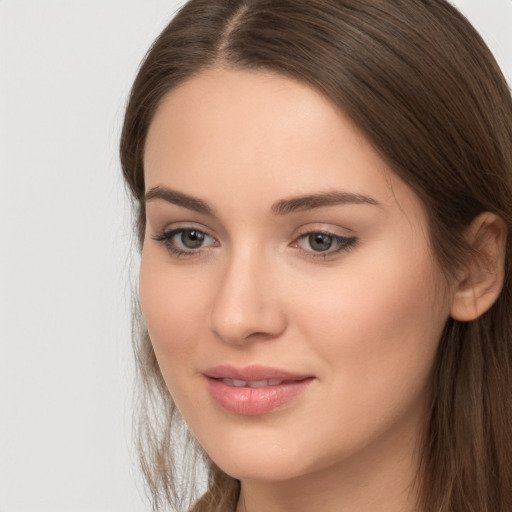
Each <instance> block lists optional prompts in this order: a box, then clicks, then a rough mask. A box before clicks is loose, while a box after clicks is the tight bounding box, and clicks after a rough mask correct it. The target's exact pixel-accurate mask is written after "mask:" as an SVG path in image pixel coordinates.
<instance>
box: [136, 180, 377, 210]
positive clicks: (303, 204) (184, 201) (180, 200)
mask: <svg viewBox="0 0 512 512" xmlns="http://www.w3.org/2000/svg"><path fill="white" fill-rule="evenodd" d="M154 199H162V200H164V201H167V202H168V203H172V204H175V205H177V206H181V207H182V208H187V209H188V210H193V211H195V212H198V213H203V214H205V215H215V210H214V209H213V208H212V207H211V206H210V205H208V203H206V202H205V201H203V200H202V199H198V198H196V197H192V196H189V195H187V194H183V193H182V192H178V191H177V190H172V189H170V188H167V187H161V186H157V187H153V188H152V189H150V190H149V191H148V192H147V193H146V196H145V200H146V202H147V201H152V200H154ZM340 204H369V205H372V206H380V203H379V202H378V201H376V200H375V199H373V198H372V197H369V196H365V195H362V194H353V193H351V192H323V193H319V194H311V195H306V196H300V197H293V198H291V199H283V200H280V201H277V202H276V203H274V204H273V205H272V207H271V211H272V213H273V214H275V215H287V214H290V213H294V212H300V211H305V210H313V209H314V208H321V207H323V206H335V205H340Z"/></svg>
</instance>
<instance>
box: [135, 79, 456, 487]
mask: <svg viewBox="0 0 512 512" xmlns="http://www.w3.org/2000/svg"><path fill="white" fill-rule="evenodd" d="M144 165H145V173H146V174H145V179H146V193H147V204H146V211H147V225H146V234H145V240H144V248H143V253H142V264H141V273H140V299H141V304H142V309H143V314H144V317H145V320H146V323H147V327H148V329H149V334H150V337H151V340H152V343H153V346H154V350H155V353H156V356H157V358H158V362H159V365H160V369H161V371H162V374H163V376H164V379H165V381H166V383H167V386H168V388H169V390H170V392H171V394H172V397H173V399H174V401H175V403H176V405H177V406H178V408H179V410H180V412H181V414H182V415H183V417H184V419H185V420H186V422H187V423H188V425H189V427H190V429H191V430H192V432H193V433H194V435H195V436H196V437H197V439H198V441H199V443H200V444H201V445H202V446H203V448H204V449H205V450H206V452H207V453H208V454H209V455H210V457H211V458H212V459H213V460H214V461H215V462H216V463H217V464H218V465H219V466H220V467H221V468H222V469H224V471H226V472H227V473H228V474H230V475H232V476H234V477H236V478H239V479H251V480H260V481H261V480H265V481H277V480H286V479H289V478H293V477H299V476H304V475H308V474H313V473H317V474H318V472H319V471H320V472H321V471H324V470H329V471H332V470H334V469H335V468H339V469H340V471H341V470H343V468H347V467H352V468H354V467H355V466H354V464H355V465H357V464H359V463H360V462H361V461H365V465H366V467H369V466H368V464H372V465H373V466H372V467H380V468H384V467H386V465H389V464H392V462H391V461H392V459H393V460H396V461H400V460H410V459H411V457H412V451H413V447H414V443H415V441H416V440H417V437H418V435H419V433H420V429H421V425H422V424H423V423H424V421H425V412H426V407H427V402H428V397H429V383H430V377H431V370H432V365H433V360H434V356H435V353H436V348H437V346H438V342H439V338H440V336H441V333H442V330H443V326H444V324H445V322H446V320H447V318H448V316H449V311H450V303H451V297H450V293H449V289H448V286H447V285H446V284H445V283H444V281H443V279H442V278H441V273H440V270H439V269H438V267H437V266H436V263H435V261H434V259H433V257H432V254H431V251H430V243H429V240H428V232H427V231H428V230H427V216H426V213H425V211H424V208H423V206H422V204H421V202H420V201H419V199H418V197H417V196H416V195H415V193H413V191H412V190H411V189H410V188H409V187H408V186H407V185H405V184H404V183H403V182H402V181H401V180H400V179H399V178H398V177H397V176H396V175H395V174H393V173H392V172H391V170H390V169H389V168H388V166H387V165H386V163H385V162H384V161H383V160H382V158H381V157H380V156H379V155H378V154H377V152H376V151H374V149H373V148H372V146H371V145H370V144H369V143H368V141H367V140H365V138H364V137H363V136H362V135H361V133H359V132H358V130H357V129H356V128H355V127H354V125H353V124H352V123H351V122H350V120H349V119H348V118H347V117H345V116H344V115H343V114H342V113H340V111H339V110H337V109H336V108H334V107H333V105H332V104H331V103H330V102H329V101H328V100H327V99H325V98H324V97H323V96H322V95H321V94H319V93H318V92H317V91H315V90H314V89H312V88H310V87H308V86H306V85H303V84H300V83H298V82H295V81H292V80H290V79H288V78H284V77H281V76H277V75H273V74H270V73H263V72H254V71H253V72H249V71H234V70H213V71H208V72H204V73H202V74H200V75H198V76H196V77H194V78H192V79H191V80H189V81H188V82H186V83H184V84H182V85H181V86H180V87H178V88H177V89H175V90H173V91H171V92H170V93H169V94H168V95H167V96H166V97H165V98H164V100H163V102H162V103H161V105H160V106H159V108H158V110H157V112H156V115H155V117H154V120H153V122H152V124H151V127H150V130H149V134H148V138H147V145H146V152H145V160H144Z"/></svg>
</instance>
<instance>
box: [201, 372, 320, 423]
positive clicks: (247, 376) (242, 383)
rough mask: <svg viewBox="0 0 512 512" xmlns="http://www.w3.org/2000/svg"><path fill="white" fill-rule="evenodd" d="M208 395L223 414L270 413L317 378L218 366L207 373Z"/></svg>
mask: <svg viewBox="0 0 512 512" xmlns="http://www.w3.org/2000/svg"><path fill="white" fill-rule="evenodd" d="M204 376H205V377H206V381H207V387H208V391H209V392H210V396H211V397H212V399H213V400H214V402H215V403H216V404H217V405H219V406H220V407H221V408H222V409H223V410H225V411H228V412H231V413H234V414H237V415H245V416H255V415H261V414H266V413H269V412H271V411H273V410H275V409H277V408H279V407H281V406H283V405H284V404H286V403H288V402H290V401H292V400H294V399H295V398H297V397H298V396H299V395H301V394H302V393H303V392H305V391H306V389H307V388H308V387H309V385H310V384H311V383H312V382H313V381H314V380H315V377H314V376H311V375H304V374H295V373H291V372H288V371H285V370H281V369H276V368H271V367H265V366H257V365H253V366H248V367H244V368H237V367H233V366H217V367H214V368H210V369H208V370H206V371H205V372H204Z"/></svg>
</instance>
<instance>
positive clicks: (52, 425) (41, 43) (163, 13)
mask: <svg viewBox="0 0 512 512" xmlns="http://www.w3.org/2000/svg"><path fill="white" fill-rule="evenodd" d="M180 3H181V2H178V1H170V0H168V1H164V0H101V1H100V0H89V1H87V2H86V1H78V0H74V1H70V0H32V1H30V0H0V342H1V344H0V512H46V511H47V512H86V511H87V512H145V511H149V510H150V507H149V504H148V502H147V501H146V500H145V498H144V493H143V491H142V487H141V484H140V478H139V477H138V473H137V468H136V463H135V457H134V456H133V448H132V440H131V426H130V417H131V392H132V377H133V365H132V355H131V346H130V320H129V308H130V281H133V280H134V279H135V275H136V263H137V262H136V257H134V258H130V254H131V253H132V252H133V251H132V249H131V247H132V234H131V217H130V209H129V202H128V200H127V196H126V194H125V190H124V187H123V184H122V181H121V179H120V167H119V163H118V157H117V146H118V138H119V131H120V125H121V121H122V116H123V108H124V105H125V101H126V97H127V94H128V90H129V88H130V85H131V81H132V80H133V77H134V75H135V72H136V69H137V67H138V64H139V62H140V60H141V58H142V57H143V55H144V53H145V52H146V49H147V48H148V46H149V45H150V43H151V41H152V40H153V39H154V38H155V36H156V35H157V34H158V33H159V31H160V30H161V29H162V28H163V27H164V25H165V24H166V23H167V22H168V21H169V19H170V18H171V17H172V15H173V13H174V12H175V11H176V9H177V7H178V6H179V4H180ZM455 3H456V4H457V5H458V6H459V7H461V9H462V10H463V11H464V12H465V13H466V14H467V16H468V17H469V18H470V20H471V21H472V22H473V23H474V24H475V26H476V27H477V28H478V29H479V30H480V31H481V33H482V34H483V35H484V37H485V38H486V40H487V42H488V44H489V45H490V46H491V48H492V50H493V51H494V52H495V55H496V56H497V58H498V60H499V62H500V64H501V66H502V68H503V69H504V71H505V74H506V76H507V77H508V79H509V80H510V79H511V77H512V36H511V35H510V27H512V0H485V2H484V1H482V0H459V1H457V2H455Z"/></svg>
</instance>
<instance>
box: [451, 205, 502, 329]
mask: <svg viewBox="0 0 512 512" xmlns="http://www.w3.org/2000/svg"><path fill="white" fill-rule="evenodd" d="M467 236H468V242H469V243H470V245H471V247H472V249H473V251H472V253H471V254H470V256H469V260H468V262H467V264H466V265H465V266H464V268H463V270H462V272H461V273H460V275H459V278H458V281H457V283H456V289H455V293H454V296H453V302H452V307H451V311H450V314H451V317H452V318H453V319H454V320H459V321H461V322H469V321H471V320H475V319H476V318H478V317H479V316H480V315H482V314H484V313H485V312H486V311H487V310H488V309H489V308H490V307H491V306H492V305H493V304H494V302H495V301H496V299H497V298H498V296H499V294H500V292H501V289H502V288H503V279H504V275H505V252H506V240H507V228H506V226H505V223H504V222H503V221H502V220H501V219H500V217H498V216H497V215H494V214H493V213H490V212H485V213H482V214H480V215H479V216H478V217H476V218H475V219H474V220H473V222H472V223H471V226H470V227H469V229H468V235H467Z"/></svg>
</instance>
